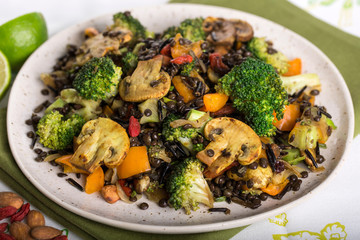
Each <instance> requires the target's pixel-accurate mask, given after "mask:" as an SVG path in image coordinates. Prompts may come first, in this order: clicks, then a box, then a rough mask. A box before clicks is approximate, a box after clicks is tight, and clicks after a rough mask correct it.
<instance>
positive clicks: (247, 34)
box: [231, 19, 254, 42]
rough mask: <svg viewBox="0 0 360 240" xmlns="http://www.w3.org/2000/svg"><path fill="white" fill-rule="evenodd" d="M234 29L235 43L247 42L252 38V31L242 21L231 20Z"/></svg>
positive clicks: (249, 26)
mask: <svg viewBox="0 0 360 240" xmlns="http://www.w3.org/2000/svg"><path fill="white" fill-rule="evenodd" d="M231 22H232V24H233V26H234V27H235V36H236V41H239V42H247V41H250V39H252V38H253V37H254V29H253V28H252V26H251V25H250V24H249V23H248V22H246V21H243V20H240V19H239V20H231Z"/></svg>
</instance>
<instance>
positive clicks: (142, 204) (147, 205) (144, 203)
mask: <svg viewBox="0 0 360 240" xmlns="http://www.w3.org/2000/svg"><path fill="white" fill-rule="evenodd" d="M139 208H140V209H141V210H146V209H148V208H149V204H147V203H146V202H143V203H141V204H140V205H139Z"/></svg>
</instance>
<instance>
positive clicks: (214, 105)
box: [203, 93, 229, 112]
mask: <svg viewBox="0 0 360 240" xmlns="http://www.w3.org/2000/svg"><path fill="white" fill-rule="evenodd" d="M228 100H229V96H228V95H226V94H223V93H208V94H205V95H204V97H203V101H204V111H205V112H216V111H219V110H220V109H221V108H222V107H224V106H225V104H226V102H227V101H228Z"/></svg>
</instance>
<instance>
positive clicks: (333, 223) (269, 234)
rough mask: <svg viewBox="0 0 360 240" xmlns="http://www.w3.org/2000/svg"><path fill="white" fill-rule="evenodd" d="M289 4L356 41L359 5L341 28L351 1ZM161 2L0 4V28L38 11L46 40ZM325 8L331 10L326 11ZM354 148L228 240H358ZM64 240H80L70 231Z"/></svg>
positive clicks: (0, 0)
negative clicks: (314, 183) (304, 189)
mask: <svg viewBox="0 0 360 240" xmlns="http://www.w3.org/2000/svg"><path fill="white" fill-rule="evenodd" d="M290 1H291V2H293V3H295V4H296V5H298V6H300V7H303V8H304V9H305V10H308V11H309V12H310V13H311V14H313V15H314V16H316V17H319V18H320V19H322V20H324V21H328V22H329V23H330V24H333V25H335V26H337V27H340V28H342V29H343V30H345V31H348V32H350V33H352V34H354V35H357V36H360V19H359V18H360V14H358V13H360V12H359V9H360V7H359V5H360V4H357V5H355V1H354V4H353V8H352V10H351V11H347V12H348V13H345V15H346V16H347V18H346V19H347V22H346V24H345V25H344V24H339V23H341V19H340V18H343V16H342V17H341V15H344V13H343V11H342V10H341V9H342V7H343V5H344V2H345V1H348V2H349V1H350V2H352V0H326V1H325V0H308V1H301V0H290ZM166 2H167V1H166V0H152V1H149V0H132V1H124V0H118V1H113V0H77V1H74V0H71V1H70V0H62V1H49V0H33V1H26V0H11V1H9V0H0V6H1V8H0V24H2V23H4V22H6V21H8V20H10V19H13V18H15V17H17V16H20V15H22V14H25V13H29V12H33V11H37V12H41V13H43V14H44V17H45V19H46V22H47V26H48V31H49V36H52V35H53V34H55V33H57V32H59V31H60V30H63V29H65V28H66V27H69V26H71V25H73V24H75V23H77V22H81V21H84V20H86V19H89V18H92V17H94V16H98V15H102V14H106V13H109V12H114V11H117V10H119V11H121V10H127V9H130V8H134V7H139V6H142V7H143V6H153V5H155V4H162V3H166ZM336 2H337V3H336ZM339 2H341V3H339ZM357 2H359V3H360V1H357ZM324 3H327V5H326V4H324ZM324 6H325V7H324ZM326 6H330V7H328V8H326ZM316 9H318V10H316ZM349 12H350V13H349ZM349 19H350V20H349ZM6 105H7V96H6V97H5V98H4V99H2V100H1V101H0V107H5V106H6ZM359 146H360V136H358V137H357V138H355V140H354V142H353V145H352V149H351V152H350V154H349V156H348V159H347V161H345V163H344V164H343V166H342V168H341V169H340V171H339V173H338V175H337V176H336V177H335V178H333V180H332V182H331V183H330V186H328V187H326V188H325V189H324V191H323V192H321V193H318V194H316V195H315V196H314V197H312V198H311V200H309V201H306V202H304V203H302V204H300V205H298V206H297V207H295V208H293V209H291V210H289V211H287V212H286V213H283V214H282V215H281V216H277V217H275V216H274V217H273V218H270V219H265V220H263V221H260V222H257V223H255V224H252V225H251V226H249V227H248V228H246V229H245V230H243V231H242V232H240V233H239V234H237V235H236V236H234V237H233V238H232V239H259V240H260V239H262V240H266V239H360V228H359V223H360V201H359V199H360V191H359V189H360V188H359V186H358V185H359V184H357V183H356V182H357V181H358V178H357V176H358V169H360V161H359V159H360V148H359ZM0 191H11V189H10V188H9V187H8V186H6V185H5V184H4V183H3V182H1V181H0ZM46 221H47V224H48V225H51V226H54V227H57V228H59V229H62V228H63V227H62V226H60V225H59V224H58V223H56V222H54V221H53V220H51V219H50V218H48V217H47V219H46ZM69 239H71V240H73V239H74V240H77V239H80V238H79V237H78V236H76V235H75V234H74V233H72V232H71V229H70V235H69Z"/></svg>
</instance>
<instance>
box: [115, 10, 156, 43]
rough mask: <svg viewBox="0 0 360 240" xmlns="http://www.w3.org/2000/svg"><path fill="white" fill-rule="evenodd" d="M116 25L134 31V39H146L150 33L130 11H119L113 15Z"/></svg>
mask: <svg viewBox="0 0 360 240" xmlns="http://www.w3.org/2000/svg"><path fill="white" fill-rule="evenodd" d="M113 20H114V25H115V26H116V27H120V28H123V29H127V30H129V31H131V32H132V34H133V36H134V39H139V38H142V39H145V38H146V37H147V35H149V34H148V33H147V31H146V28H145V27H144V26H143V25H142V24H141V23H140V22H139V20H137V19H136V18H134V17H133V16H131V14H130V12H119V13H117V14H115V15H114V16H113Z"/></svg>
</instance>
